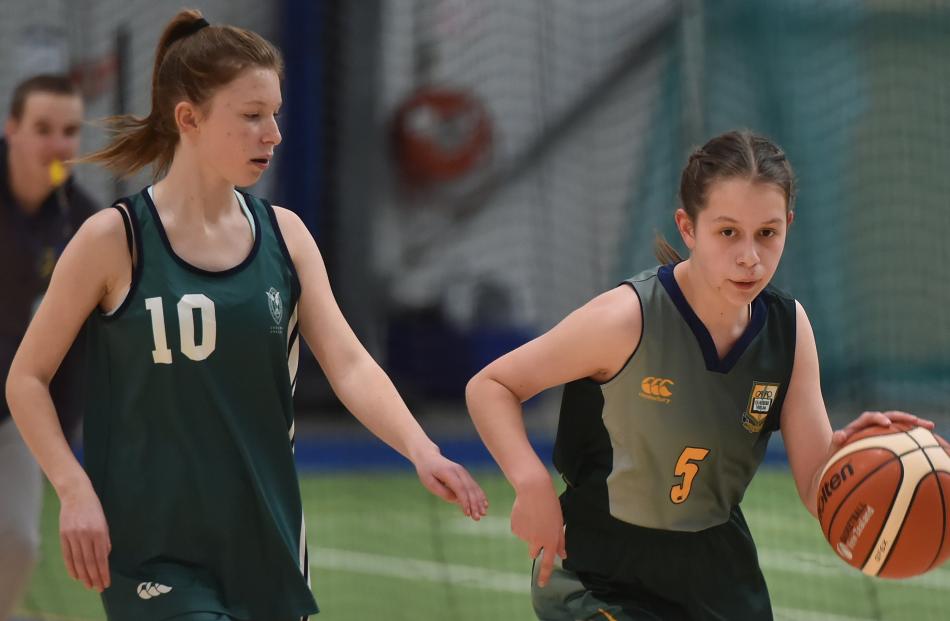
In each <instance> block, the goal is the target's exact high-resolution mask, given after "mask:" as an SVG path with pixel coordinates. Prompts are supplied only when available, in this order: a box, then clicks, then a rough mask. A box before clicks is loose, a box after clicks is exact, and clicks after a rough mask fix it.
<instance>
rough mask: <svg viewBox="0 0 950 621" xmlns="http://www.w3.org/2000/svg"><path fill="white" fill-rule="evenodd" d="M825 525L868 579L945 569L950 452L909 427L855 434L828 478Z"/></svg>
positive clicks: (823, 496) (949, 551) (949, 553)
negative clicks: (868, 576)
mask: <svg viewBox="0 0 950 621" xmlns="http://www.w3.org/2000/svg"><path fill="white" fill-rule="evenodd" d="M818 519H819V521H820V522H821V529H822V533H823V534H824V536H825V539H826V540H827V541H828V543H829V544H830V545H831V547H832V548H833V549H834V551H835V553H836V554H837V555H838V556H839V557H841V559H843V560H844V561H845V562H846V563H848V564H849V565H851V566H853V567H856V568H858V569H860V570H861V571H862V572H864V573H865V574H868V575H871V576H881V577H885V578H907V577H910V576H915V575H918V574H921V573H924V572H926V571H929V570H931V569H933V568H935V567H937V566H939V565H940V564H941V563H943V562H944V561H946V560H947V558H948V557H950V445H948V444H947V442H946V441H945V440H943V439H942V438H940V437H939V436H937V435H936V434H935V433H933V432H931V431H928V430H927V429H924V428H923V427H913V426H911V425H907V424H903V423H895V424H892V425H891V426H889V427H883V426H881V427H872V428H869V429H866V430H863V431H861V432H858V433H856V434H855V435H854V436H853V437H852V438H851V439H850V440H849V441H848V443H847V444H846V445H845V446H843V447H842V448H841V449H840V450H839V451H838V452H837V453H835V454H834V455H833V456H832V457H831V459H830V460H829V461H828V464H827V465H826V466H825V469H824V471H823V472H822V474H821V480H820V485H819V490H818Z"/></svg>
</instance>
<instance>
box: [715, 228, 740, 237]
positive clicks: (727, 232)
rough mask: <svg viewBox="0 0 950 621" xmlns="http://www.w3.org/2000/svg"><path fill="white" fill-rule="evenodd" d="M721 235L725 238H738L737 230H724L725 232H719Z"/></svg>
mask: <svg viewBox="0 0 950 621" xmlns="http://www.w3.org/2000/svg"><path fill="white" fill-rule="evenodd" d="M719 234H720V235H722V236H723V237H735V236H736V230H735V229H723V230H721V231H719Z"/></svg>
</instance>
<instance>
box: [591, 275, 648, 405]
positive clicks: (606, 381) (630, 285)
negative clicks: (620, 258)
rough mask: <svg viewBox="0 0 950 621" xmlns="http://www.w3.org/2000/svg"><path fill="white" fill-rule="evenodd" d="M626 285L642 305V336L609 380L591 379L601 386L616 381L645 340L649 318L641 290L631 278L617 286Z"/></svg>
mask: <svg viewBox="0 0 950 621" xmlns="http://www.w3.org/2000/svg"><path fill="white" fill-rule="evenodd" d="M624 285H627V286H628V287H630V288H631V289H633V293H634V294H635V295H636V296H637V304H639V305H640V338H638V339H637V344H636V345H635V346H634V348H633V351H632V352H630V355H629V356H627V360H626V362H624V363H623V366H622V367H620V369H619V370H618V371H617V372H616V373H614V374H613V375H611V376H610V378H609V379H607V380H605V381H603V382H598V381H596V380H593V379H591V381H592V382H594V383H596V384H598V385H600V386H603V385H605V384H609V383H610V382H612V381H614V379H616V378H617V376H619V375H620V374H621V373H623V371H624V369H626V368H627V366H628V365H629V364H630V361H631V360H633V357H634V356H636V355H637V352H638V351H640V343H642V342H643V335H644V333H645V332H646V325H647V320H646V317H645V315H646V313H644V312H643V298H641V297H640V292H639V291H637V288H636V287H635V286H634V285H633V283H632V282H630V281H629V280H625V281H623V282H622V283H620V284H619V285H617V286H618V287H622V286H624Z"/></svg>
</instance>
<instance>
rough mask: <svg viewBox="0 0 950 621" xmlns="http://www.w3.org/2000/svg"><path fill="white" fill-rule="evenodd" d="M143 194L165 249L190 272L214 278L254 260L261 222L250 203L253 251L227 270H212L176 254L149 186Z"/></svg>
mask: <svg viewBox="0 0 950 621" xmlns="http://www.w3.org/2000/svg"><path fill="white" fill-rule="evenodd" d="M142 196H143V197H144V198H145V204H146V205H148V209H149V212H150V213H151V214H152V218H153V219H154V220H155V228H156V229H157V230H158V235H159V237H161V238H162V243H163V244H164V245H165V250H166V251H167V252H168V254H170V255H171V257H172V259H174V260H175V262H176V263H178V264H179V265H180V266H182V267H183V268H185V269H186V270H188V271H189V272H193V273H195V274H199V275H201V276H210V277H212V278H220V277H222V276H230V275H231V274H236V273H237V272H240V271H241V270H243V269H244V268H245V267H247V266H248V265H250V264H251V261H253V260H254V257H256V256H257V251H258V249H259V248H260V247H261V222H260V220H259V219H258V217H257V212H256V211H255V210H254V208H253V207H251V205H250V204H248V207H247V210H248V211H250V212H251V217H252V218H254V244H253V245H252V246H251V251H250V252H249V253H248V255H247V256H246V257H244V260H243V261H241V262H240V263H238V264H237V265H235V266H234V267H229V268H228V269H226V270H220V271H212V270H205V269H201V268H200V267H196V266H194V265H192V264H191V263H189V262H187V261H185V260H184V259H182V258H181V257H180V256H178V255H177V254H175V250H174V249H173V248H172V244H171V242H170V241H168V235H167V234H166V233H165V225H164V224H162V219H161V218H160V217H159V215H158V210H157V209H156V208H155V203H154V202H152V197H151V196H149V194H148V187H145V188H144V189H143V190H142Z"/></svg>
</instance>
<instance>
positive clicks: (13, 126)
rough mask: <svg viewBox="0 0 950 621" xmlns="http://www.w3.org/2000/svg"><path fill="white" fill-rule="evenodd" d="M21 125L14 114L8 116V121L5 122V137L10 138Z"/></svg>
mask: <svg viewBox="0 0 950 621" xmlns="http://www.w3.org/2000/svg"><path fill="white" fill-rule="evenodd" d="M19 126H20V123H19V122H17V121H16V119H14V118H13V117H12V116H8V117H7V120H6V122H4V124H3V136H4V138H9V137H10V135H11V134H13V133H14V132H16V130H17V128H18V127H19Z"/></svg>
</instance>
